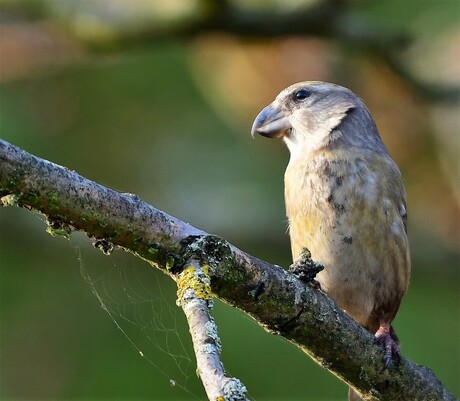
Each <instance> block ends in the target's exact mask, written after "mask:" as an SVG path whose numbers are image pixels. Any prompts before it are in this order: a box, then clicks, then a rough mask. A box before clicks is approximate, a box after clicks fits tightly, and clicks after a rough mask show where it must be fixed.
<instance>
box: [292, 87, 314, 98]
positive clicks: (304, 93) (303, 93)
mask: <svg viewBox="0 0 460 401" xmlns="http://www.w3.org/2000/svg"><path fill="white" fill-rule="evenodd" d="M310 95H311V92H309V91H307V90H305V89H300V90H299V91H297V92H296V93H295V94H294V99H295V100H297V101H302V100H304V99H306V98H307V97H308V96H310Z"/></svg>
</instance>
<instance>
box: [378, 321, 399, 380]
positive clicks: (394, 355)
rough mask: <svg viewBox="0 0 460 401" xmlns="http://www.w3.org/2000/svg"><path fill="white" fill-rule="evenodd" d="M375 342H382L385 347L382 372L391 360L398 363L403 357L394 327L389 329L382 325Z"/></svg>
mask: <svg viewBox="0 0 460 401" xmlns="http://www.w3.org/2000/svg"><path fill="white" fill-rule="evenodd" d="M374 343H376V344H382V345H383V349H384V354H383V361H384V363H383V368H382V370H381V371H380V373H382V372H384V371H385V370H386V369H387V368H388V366H389V365H390V362H391V361H392V360H393V361H395V363H396V364H398V363H399V361H400V359H401V353H400V351H399V344H398V338H397V337H396V334H394V331H393V330H392V329H388V328H387V327H385V326H380V328H379V329H378V330H377V332H376V333H375V336H374Z"/></svg>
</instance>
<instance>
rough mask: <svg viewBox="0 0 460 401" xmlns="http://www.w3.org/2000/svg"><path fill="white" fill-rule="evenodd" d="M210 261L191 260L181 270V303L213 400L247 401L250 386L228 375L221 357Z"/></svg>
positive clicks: (200, 366) (179, 294) (209, 393)
mask: <svg viewBox="0 0 460 401" xmlns="http://www.w3.org/2000/svg"><path fill="white" fill-rule="evenodd" d="M208 271H209V267H208V265H204V266H201V265H200V264H199V263H198V261H196V260H193V259H192V260H190V261H189V262H187V267H186V268H185V269H184V270H183V271H182V272H181V273H180V274H179V276H178V281H177V286H178V288H179V290H178V291H177V303H178V305H180V306H181V307H182V309H183V310H184V313H185V316H186V318H187V322H188V325H189V327H190V335H191V336H192V342H193V350H194V351H195V355H196V362H197V366H198V368H197V372H198V375H199V377H200V379H201V381H202V382H203V386H204V388H205V390H206V395H207V396H208V399H210V400H216V401H218V400H222V401H224V400H233V401H247V400H248V399H247V397H246V387H245V386H244V385H243V384H242V383H241V382H240V380H238V379H236V378H234V377H231V378H230V377H227V376H226V374H225V371H224V366H223V364H222V362H221V361H220V358H219V357H220V352H221V343H220V338H219V335H218V334H217V326H216V323H215V322H214V319H213V318H212V317H211V315H210V313H209V312H210V310H211V308H212V294H211V286H210V284H211V280H210V278H209V274H208Z"/></svg>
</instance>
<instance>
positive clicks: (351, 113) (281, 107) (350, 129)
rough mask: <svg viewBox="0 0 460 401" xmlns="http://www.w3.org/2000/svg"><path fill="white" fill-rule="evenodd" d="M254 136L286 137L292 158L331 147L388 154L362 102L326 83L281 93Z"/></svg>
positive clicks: (262, 116)
mask: <svg viewBox="0 0 460 401" xmlns="http://www.w3.org/2000/svg"><path fill="white" fill-rule="evenodd" d="M251 133H252V135H253V136H254V135H255V134H256V133H258V134H260V135H262V136H265V137H268V138H283V140H284V141H285V142H286V144H287V146H288V148H289V150H290V152H291V155H293V156H294V155H297V154H305V153H306V152H307V153H308V152H313V151H316V150H318V149H321V148H324V147H328V146H334V147H340V146H353V147H358V148H363V149H369V150H375V151H377V152H382V151H383V152H386V149H385V146H384V145H383V143H382V141H381V139H380V136H379V134H378V131H377V128H376V126H375V123H374V121H373V119H372V117H371V115H370V113H369V111H368V109H367V108H366V106H365V105H364V103H363V102H362V100H361V99H360V98H359V97H358V96H356V95H355V94H354V93H353V92H351V91H350V90H349V89H347V88H344V87H342V86H339V85H335V84H331V83H327V82H319V81H306V82H299V83H296V84H294V85H291V86H289V87H288V88H286V89H284V90H282V91H281V93H280V94H279V95H278V96H277V97H276V99H275V100H274V101H273V102H272V103H271V104H269V105H268V106H267V107H265V108H264V109H263V110H262V111H261V112H260V113H259V115H258V116H257V117H256V119H255V121H254V124H253V126H252V131H251Z"/></svg>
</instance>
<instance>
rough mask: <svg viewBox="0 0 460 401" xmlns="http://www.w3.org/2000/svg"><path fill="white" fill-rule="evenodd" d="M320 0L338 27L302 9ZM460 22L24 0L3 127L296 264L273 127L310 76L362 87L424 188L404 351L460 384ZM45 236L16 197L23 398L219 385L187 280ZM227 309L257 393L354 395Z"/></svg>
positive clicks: (222, 309) (94, 175) (3, 70)
mask: <svg viewBox="0 0 460 401" xmlns="http://www.w3.org/2000/svg"><path fill="white" fill-rule="evenodd" d="M318 10H326V11H324V12H323V13H322V14H317V15H320V17H318V19H315V21H316V25H315V24H313V25H308V26H305V27H303V26H302V25H300V26H299V25H298V24H299V22H298V21H297V22H296V23H295V24H294V23H292V21H291V20H289V18H291V17H292V16H295V15H300V16H305V20H306V21H308V18H309V16H311V15H316V14H314V13H315V12H317V11H318ZM328 13H329V14H328ZM459 16H460V3H459V2H458V1H447V0H444V1H422V0H420V1H385V2H384V1H372V2H366V1H352V2H345V1H333V2H324V1H320V0H318V1H300V0H298V1H293V0H292V1H274V0H272V1H262V0H259V1H256V0H252V1H247V2H243V1H241V0H235V1H227V2H224V1H198V0H196V1H186V0H182V1H181V0H171V1H166V0H164V1H147V0H135V1H134V0H133V1H129V2H127V1H121V0H107V1H102V0H93V1H89V0H87V1H85V0H79V1H74V0H55V1H52V0H49V1H45V0H43V1H39V0H36V1H19V0H17V1H5V0H3V1H0V91H1V92H0V94H1V97H0V102H1V103H0V124H1V126H0V136H1V137H2V138H3V139H5V140H7V141H9V142H11V143H13V144H15V145H17V146H20V147H22V148H24V149H25V150H27V151H29V152H31V153H33V154H36V155H38V156H40V157H42V158H45V159H48V160H51V161H54V162H56V163H58V164H61V165H64V166H66V167H68V168H70V169H73V170H76V171H77V172H79V173H80V174H82V175H84V176H86V177H88V178H90V179H92V180H94V181H97V182H99V183H101V184H103V185H105V186H108V187H111V188H114V189H116V190H118V191H122V192H130V193H136V194H138V195H140V196H141V197H142V198H143V199H144V200H146V201H147V202H149V203H151V204H152V205H154V206H155V207H158V208H159V209H162V210H164V211H166V212H167V213H170V214H172V215H174V216H177V217H179V218H181V219H183V220H185V221H187V222H189V223H191V224H193V225H195V226H197V227H199V228H202V229H204V230H206V231H208V232H211V233H214V234H218V235H221V236H223V237H225V238H226V239H227V240H229V241H230V242H232V243H233V244H235V245H236V246H238V247H240V248H241V249H243V250H245V251H247V252H249V253H251V254H253V255H255V256H257V257H260V258H262V259H265V260H267V261H269V262H272V263H275V264H279V265H281V266H285V267H286V266H288V265H289V264H290V249H289V241H288V236H287V234H286V222H285V214H284V204H283V172H284V168H285V166H286V163H287V160H288V152H287V150H286V149H285V148H284V146H283V144H282V143H281V142H279V141H268V140H263V139H261V138H256V139H255V140H252V139H251V137H250V135H249V130H250V126H251V123H252V119H253V118H254V116H255V115H256V114H257V112H258V111H259V110H260V109H261V108H262V107H263V106H264V105H265V104H267V103H268V102H270V101H271V100H272V98H273V97H274V96H275V95H276V94H277V93H278V92H279V90H281V89H282V88H283V87H285V86H287V85H289V84H291V83H293V82H296V81H300V80H327V81H332V82H336V83H338V84H341V85H344V86H347V87H349V88H350V89H352V90H353V91H355V92H356V93H358V94H359V95H360V96H361V97H362V98H363V99H364V101H365V102H366V104H367V105H368V106H369V108H370V109H371V112H372V113H373V115H374V117H375V119H376V122H377V125H378V126H379V128H380V132H381V135H382V137H383V139H384V142H385V143H386V144H387V146H388V148H389V150H390V153H391V154H392V155H393V157H394V159H395V160H396V162H397V163H398V165H399V166H400V168H401V170H402V172H403V175H404V177H405V180H406V188H407V191H408V206H409V219H410V223H409V237H410V241H411V247H412V260H413V274H412V281H411V285H410V289H409V292H408V294H407V296H406V297H405V299H404V301H403V304H402V306H401V309H400V312H399V314H398V316H397V319H396V321H395V327H396V330H397V332H398V334H399V337H400V339H401V342H402V352H403V354H404V355H405V356H406V357H407V358H409V359H411V360H413V361H414V362H416V363H419V364H422V365H426V366H429V367H430V368H432V369H433V371H434V372H435V374H436V375H437V376H438V378H439V379H440V380H441V381H442V382H443V383H444V384H445V385H446V386H447V387H448V388H449V389H450V391H452V392H453V393H454V394H456V395H457V396H459V395H460V351H459V345H460V344H459V338H460V327H459V320H460V319H459V318H460V313H459V312H460V310H459V294H460V291H459V284H460V282H459V251H458V249H459V248H458V245H459V243H460V241H459V225H458V224H459V214H458V212H459V196H458V195H459V175H460V168H459V164H458V155H459V150H460V149H459V148H460V142H459V141H460V140H459V138H460V136H459V134H460V130H459V127H460V124H459V113H458V112H459V108H458V98H457V99H456V98H455V96H452V88H455V87H456V86H458V85H459V84H460V79H459V78H460V62H459V60H460V54H459V53H460V52H459V45H460V40H459V38H460V35H459ZM286 20H287V21H288V24H286V25H287V27H288V28H286V29H285V31H283V32H270V30H271V28H273V29H277V27H278V25H277V24H276V21H286ZM235 21H237V22H238V21H242V22H241V24H237V23H235ZM289 21H291V23H289ZM302 21H303V20H302V19H300V23H301V22H302ZM232 24H233V25H232ZM244 24H246V27H247V26H248V24H249V28H246V30H244V29H241V26H245V25H244ZM251 27H253V28H254V29H253V31H251ZM289 29H292V31H293V32H294V34H289ZM45 228H46V225H45V223H44V221H43V219H42V218H40V217H38V216H37V215H35V214H32V213H30V212H28V211H26V210H25V209H22V210H21V209H15V208H2V209H0V266H1V268H0V300H1V303H0V319H1V327H0V335H1V336H0V358H1V361H0V369H1V370H0V397H1V399H4V400H27V399H29V400H64V399H75V400H86V399H97V400H115V399H117V400H144V399H145V400H146V399H154V400H179V399H183V400H186V399H187V400H188V399H193V397H197V398H198V399H204V398H205V396H204V392H203V390H202V386H201V383H200V382H199V380H198V379H197V378H196V374H195V362H194V356H193V351H192V350H191V347H190V339H189V336H188V331H187V327H186V324H185V321H184V320H185V319H184V318H183V316H182V312H181V310H180V309H179V308H178V307H176V306H175V287H174V283H173V282H172V281H171V280H170V279H169V278H168V277H166V276H164V275H163V274H162V273H160V272H157V271H155V270H154V269H152V268H150V267H149V266H148V265H146V264H145V263H142V262H140V261H138V260H136V258H134V257H131V256H130V255H124V254H123V253H122V252H121V251H118V252H114V253H113V254H112V255H111V256H108V257H107V256H104V255H102V253H100V252H99V251H97V250H96V249H94V248H93V247H92V245H91V241H89V240H88V239H85V237H84V236H83V235H81V234H74V235H73V237H72V240H71V241H70V242H69V241H66V240H65V239H63V238H52V237H51V236H49V235H48V234H47V233H46V232H45ZM93 292H95V293H97V294H98V296H99V297H100V299H98V297H97V296H95V294H94V293H93ZM101 303H102V304H103V306H105V307H106V308H107V309H108V311H109V313H110V315H111V316H112V317H113V318H114V319H115V320H116V322H117V323H115V322H114V320H113V319H111V317H110V316H109V315H108V314H107V313H106V311H105V310H104V308H103V307H101ZM214 316H215V319H216V321H217V324H218V326H219V330H220V334H221V337H222V341H223V354H222V358H223V361H224V364H225V366H226V368H227V369H228V370H229V372H230V373H231V374H232V375H235V376H237V377H239V378H240V379H241V380H242V381H243V382H244V383H245V384H246V386H247V387H248V390H249V394H250V396H251V397H253V398H254V399H256V400H297V399H298V400H300V399H302V400H345V399H346V387H345V385H343V384H342V383H341V382H339V381H338V379H336V378H335V377H333V376H332V375H331V374H329V373H327V372H326V371H324V370H323V369H321V368H320V367H318V366H317V365H315V364H314V363H313V362H312V361H311V360H310V359H309V358H308V357H307V356H305V355H304V354H302V353H301V352H300V351H298V350H297V349H295V348H294V347H293V346H291V345H290V344H288V343H287V342H286V341H283V340H282V339H281V338H277V337H275V336H273V335H271V334H268V333H266V332H265V331H264V330H263V329H261V328H260V327H259V326H257V324H255V323H254V322H253V321H252V320H250V318H248V317H247V316H245V315H244V314H243V313H241V312H239V311H237V310H233V309H232V308H230V307H228V306H226V305H224V304H222V303H220V302H218V301H216V305H215V309H214ZM117 324H118V325H120V326H121V328H122V329H123V330H124V332H125V333H126V336H125V335H123V333H122V332H121V331H120V330H119V329H118V328H117ZM128 337H129V339H128ZM130 340H131V341H132V342H133V343H134V344H135V346H134V347H133V345H132V344H131V341H130ZM139 351H141V352H142V353H143V354H144V357H141V356H140V354H139Z"/></svg>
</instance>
